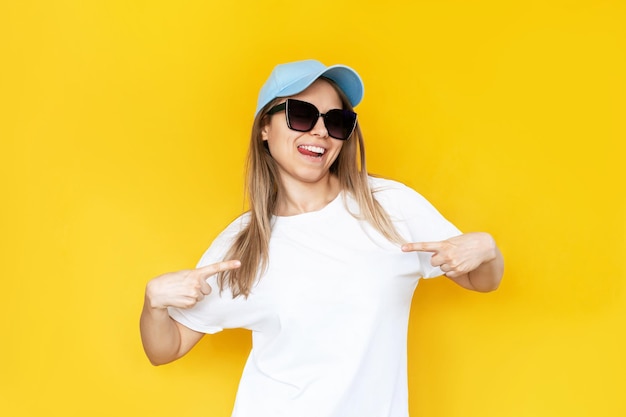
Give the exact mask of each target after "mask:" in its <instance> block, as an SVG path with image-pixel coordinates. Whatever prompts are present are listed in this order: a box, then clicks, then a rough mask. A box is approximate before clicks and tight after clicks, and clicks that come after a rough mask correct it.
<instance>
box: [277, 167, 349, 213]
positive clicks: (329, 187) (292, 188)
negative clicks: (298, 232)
mask: <svg viewBox="0 0 626 417" xmlns="http://www.w3.org/2000/svg"><path fill="white" fill-rule="evenodd" d="M283 190H284V194H283V195H282V196H280V197H279V200H278V204H277V207H276V213H275V214H276V215H278V216H294V215H296V214H302V213H308V212H311V211H318V210H321V209H323V208H324V207H326V206H327V205H328V203H330V202H331V201H333V200H334V199H335V198H336V197H337V195H338V194H339V191H340V185H339V179H338V178H337V177H336V176H334V175H328V176H327V177H326V178H325V179H323V180H321V181H317V182H314V183H303V182H299V181H290V180H289V179H287V180H283Z"/></svg>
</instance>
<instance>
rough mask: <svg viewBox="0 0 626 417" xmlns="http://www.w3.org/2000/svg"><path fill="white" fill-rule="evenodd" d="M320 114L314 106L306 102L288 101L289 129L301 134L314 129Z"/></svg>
mask: <svg viewBox="0 0 626 417" xmlns="http://www.w3.org/2000/svg"><path fill="white" fill-rule="evenodd" d="M318 117H319V114H318V112H317V108H315V106H314V105H312V104H310V103H307V102H305V101H299V100H288V102H287V118H288V119H289V127H290V128H291V129H293V130H297V131H299V132H308V131H309V130H311V129H313V126H315V123H316V122H317V118H318Z"/></svg>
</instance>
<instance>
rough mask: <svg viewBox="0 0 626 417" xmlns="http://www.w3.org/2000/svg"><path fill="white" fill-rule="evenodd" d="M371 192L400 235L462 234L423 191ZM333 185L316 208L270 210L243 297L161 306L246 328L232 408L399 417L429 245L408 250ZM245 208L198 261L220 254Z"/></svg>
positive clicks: (311, 416) (293, 416)
mask: <svg viewBox="0 0 626 417" xmlns="http://www.w3.org/2000/svg"><path fill="white" fill-rule="evenodd" d="M370 183H371V186H372V188H373V189H374V190H375V194H374V195H375V197H376V199H377V200H378V201H379V202H380V204H381V205H382V206H383V207H384V209H385V210H386V211H387V213H389V215H390V216H391V218H392V220H393V222H394V225H395V227H396V230H397V231H398V232H399V233H400V234H401V235H402V236H403V238H404V239H406V241H407V242H422V241H438V240H444V239H447V238H449V237H452V236H456V235H458V234H460V232H459V231H458V229H457V228H456V227H454V226H453V225H452V224H451V223H450V222H448V221H447V220H446V219H445V218H443V217H442V216H441V214H439V213H438V212H437V210H435V209H434V208H433V206H432V205H431V204H430V203H428V202H427V201H426V200H425V199H424V198H423V197H422V196H420V195H419V194H418V193H417V192H415V191H413V190H412V189H410V188H408V187H406V186H404V185H403V184H400V183H398V182H395V181H391V180H385V179H380V178H370ZM355 213H357V214H358V206H357V205H356V202H355V201H354V200H353V199H352V197H351V196H350V195H348V194H345V193H341V194H340V195H339V196H338V197H337V198H336V199H335V200H334V201H332V202H331V203H329V204H328V205H327V206H326V207H324V208H323V209H322V210H319V211H315V212H309V213H304V214H299V215H295V216H289V217H279V216H276V217H274V219H273V227H272V234H271V239H270V245H269V265H268V268H267V270H266V271H264V272H263V273H262V274H261V276H260V277H259V279H258V281H257V283H256V285H255V286H254V287H253V289H252V292H251V293H250V295H249V297H248V298H244V297H238V298H235V299H233V298H232V295H231V293H230V292H229V290H228V288H226V289H224V291H222V292H221V293H220V291H219V289H218V288H217V285H216V283H215V277H211V278H209V280H208V282H209V284H210V285H211V286H212V287H213V289H214V291H213V292H212V293H211V294H210V295H209V296H207V297H206V298H205V299H204V300H203V301H201V302H199V303H198V304H196V306H194V307H193V308H191V309H175V308H170V310H169V311H170V315H171V317H173V318H174V319H175V320H177V321H179V322H180V323H182V324H183V325H185V326H187V327H189V328H191V329H193V330H196V331H199V332H204V333H216V332H219V331H221V330H222V329H227V328H245V329H249V330H251V331H252V338H253V340H252V350H251V352H250V355H249V357H248V360H247V362H246V365H245V368H244V371H243V375H242V377H241V381H240V384H239V389H238V392H237V399H236V401H235V407H234V410H233V414H232V415H233V417H407V416H408V389H407V362H406V359H407V348H406V345H407V326H408V319H409V311H410V307H411V299H412V297H413V292H414V290H415V288H416V286H417V283H418V281H419V279H420V278H421V277H426V278H429V277H434V276H438V275H441V270H439V268H433V267H432V266H431V265H430V262H429V258H430V256H431V255H430V254H429V253H416V252H409V253H405V252H402V251H401V250H400V247H399V245H398V244H395V243H391V242H389V241H387V240H386V239H385V238H384V237H383V236H381V235H380V234H379V233H378V232H376V231H375V230H374V229H373V228H372V227H371V226H370V225H369V224H368V223H366V222H364V221H360V220H358V219H357V218H356V217H355V216H354V215H353V214H355ZM248 219H249V216H248V214H244V215H242V216H241V217H239V218H238V219H237V220H235V221H234V222H233V223H231V224H230V225H229V226H228V227H227V228H226V229H225V230H224V231H223V232H222V233H221V234H220V235H219V236H218V237H217V238H216V239H215V241H214V242H213V244H212V245H211V247H210V248H209V249H208V250H207V252H206V253H205V254H204V256H203V257H202V259H201V260H200V262H199V264H198V266H203V265H208V264H211V263H215V262H218V261H221V260H222V259H223V257H224V254H225V252H226V251H227V250H228V248H229V247H230V245H231V243H232V241H233V239H234V238H235V236H236V235H237V233H238V232H239V231H240V230H241V228H242V227H243V225H245V224H246V222H247V221H248Z"/></svg>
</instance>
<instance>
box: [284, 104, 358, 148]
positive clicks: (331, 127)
mask: <svg viewBox="0 0 626 417" xmlns="http://www.w3.org/2000/svg"><path fill="white" fill-rule="evenodd" d="M319 117H320V113H319V111H318V110H317V107H315V106H314V105H313V104H311V103H307V102H306V101H300V100H294V99H289V100H287V123H288V124H289V128H290V129H293V130H297V131H298V132H308V131H310V130H311V129H313V127H314V126H315V124H316V123H317V119H318V118H319ZM324 125H325V126H326V130H327V131H328V134H329V135H330V136H331V137H333V138H335V139H341V140H346V139H348V138H349V137H350V135H351V134H352V131H353V130H354V126H355V125H356V113H354V112H352V111H350V110H340V109H333V110H330V111H328V113H326V114H325V115H324Z"/></svg>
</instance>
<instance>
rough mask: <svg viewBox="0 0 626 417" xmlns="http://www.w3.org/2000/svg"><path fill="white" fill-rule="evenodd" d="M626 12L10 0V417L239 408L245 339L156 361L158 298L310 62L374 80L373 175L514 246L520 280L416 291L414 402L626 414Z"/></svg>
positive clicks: (1, 15)
mask: <svg viewBox="0 0 626 417" xmlns="http://www.w3.org/2000/svg"><path fill="white" fill-rule="evenodd" d="M331 13H332V15H331ZM624 22H626V5H625V3H624V2H623V1H618V0H615V1H610V0H605V1H598V0H581V1H576V2H570V1H541V0H530V1H528V0H527V1H517V0H516V1H496V0H491V1H490V0H480V1H462V0H457V1H454V0H445V1H426V0H422V1H409V0H405V1H390V2H382V3H381V2H378V1H376V2H374V1H371V2H370V1H362V0H361V1H359V0H351V1H345V2H339V1H337V0H320V1H317V2H312V3H311V2H296V1H280V0H274V1H269V2H260V1H256V0H254V1H253V0H244V1H237V2H235V1H233V2H228V1H219V2H217V1H215V2H211V1H195V2H176V1H162V0H161V1H127V0H115V1H112V0H107V1H104V0H101V1H78V0H56V1H36V0H30V1H29V0H25V1H22V0H20V1H11V0H5V1H2V3H1V4H0V61H1V62H0V106H1V107H0V139H1V147H0V158H1V163H0V178H2V189H1V195H2V206H1V207H2V208H1V210H2V211H1V216H0V217H1V219H0V221H1V225H2V229H1V236H2V247H1V251H0V253H1V256H2V264H1V268H2V285H1V286H0V294H1V295H0V309H1V311H0V321H1V323H2V325H1V333H0V335H1V342H0V354H1V360H2V365H1V367H0V369H1V371H0V415H3V416H43V415H48V416H112V415H114V416H127V415H128V416H140V415H146V416H148V415H149V416H155V417H158V416H168V417H169V416H215V417H219V416H228V415H229V412H230V409H231V405H232V401H233V398H234V393H235V390H236V385H237V381H238V377H239V373H240V371H241V368H242V366H243V362H244V360H245V356H246V353H247V349H248V348H249V342H248V339H247V335H246V333H245V332H243V331H231V332H226V333H224V334H221V335H217V336H214V337H209V338H205V339H204V340H203V341H202V342H201V344H200V345H199V346H198V347H197V348H196V349H195V350H194V351H193V352H192V353H191V354H190V355H189V356H188V357H185V358H184V359H182V360H181V361H179V362H177V363H175V364H172V365H168V366H164V367H158V368H155V367H152V366H151V365H149V363H148V361H147V360H146V359H145V357H144V355H143V352H142V349H141V344H140V340H139V333H138V317H139V312H140V308H141V303H142V301H143V289H144V285H145V283H146V282H147V280H148V279H150V278H151V277H152V276H155V275H157V274H159V273H161V272H165V271H169V270H175V269H180V268H187V267H191V266H193V265H194V264H195V262H196V260H197V259H198V257H199V256H200V255H201V253H202V252H203V251H204V249H205V248H206V247H207V246H208V245H209V243H210V241H211V239H212V238H213V237H214V236H215V235H216V233H218V231H219V230H221V228H222V227H223V226H224V225H225V224H226V223H227V222H229V221H230V220H231V219H232V218H233V217H234V216H236V215H237V214H238V213H239V212H240V211H241V210H242V208H243V199H242V188H243V184H242V163H243V160H244V155H245V149H246V145H247V140H248V132H249V126H250V122H251V120H252V112H253V110H254V107H255V103H256V94H257V91H258V89H259V87H260V85H261V84H262V82H263V81H264V79H265V78H266V76H267V75H268V74H269V72H270V70H271V68H272V67H273V65H274V64H276V63H279V62H284V61H290V60H295V59H303V58H309V57H316V58H318V59H320V60H322V61H324V62H326V63H328V64H331V63H340V62H341V63H346V64H348V65H351V66H353V67H354V68H356V69H357V70H359V72H360V73H361V75H362V76H363V78H364V80H365V84H366V94H365V100H364V102H363V103H362V104H361V105H360V106H359V107H358V108H357V110H358V112H359V114H360V117H361V119H360V120H361V124H362V127H363V129H364V132H365V134H366V140H367V145H368V161H369V168H370V171H373V172H376V173H378V174H383V175H386V176H389V177H392V178H396V179H398V180H401V181H404V182H406V183H408V184H410V185H411V186H413V187H415V188H416V189H418V190H419V191H420V192H422V193H423V194H424V195H425V196H426V197H427V198H429V199H430V200H431V201H432V202H433V203H434V204H435V205H436V206H437V207H438V208H439V209H440V210H441V211H442V212H443V213H444V214H445V215H446V216H448V217H449V218H450V219H452V220H453V221H454V222H455V223H456V224H457V225H458V226H459V227H461V228H462V229H463V230H466V231H472V230H488V231H490V232H492V233H493V234H494V235H495V236H496V238H497V239H498V241H499V243H500V245H501V248H502V250H503V252H504V254H505V258H506V275H505V280H504V282H503V285H502V287H501V289H500V290H499V291H497V292H496V293H491V294H488V295H483V294H473V293H470V292H467V291H464V290H462V289H460V288H458V287H456V286H454V284H452V283H451V282H449V281H448V280H445V279H439V280H434V281H429V282H427V283H424V285H422V286H420V288H419V289H418V291H417V295H416V298H415V303H414V308H413V311H412V316H411V324H410V349H411V354H410V358H409V361H410V365H409V366H410V370H409V371H410V389H411V395H412V396H411V404H410V405H411V410H412V415H413V416H415V417H419V416H428V417H457V416H458V417H467V416H470V417H471V416H482V417H502V416H507V417H509V416H510V417H518V416H529V417H530V416H532V417H537V416H551V417H552V416H570V417H572V416H622V415H626V400H625V399H624V389H625V388H626V384H625V377H624V375H625V374H626V360H625V359H624V357H625V355H624V352H626V336H625V328H626V288H625V278H626V268H625V266H624V265H625V263H624V259H625V253H626V239H625V236H626V204H625V194H626V192H625V186H624V180H623V178H622V177H623V176H624V172H625V168H624V164H625V161H624V156H625V155H626V153H625V152H624V140H625V138H626V122H625V119H626V117H625V116H626V29H625V28H626V25H625V24H624ZM294 417H297V416H294Z"/></svg>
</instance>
